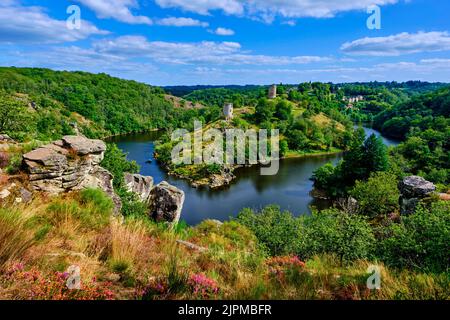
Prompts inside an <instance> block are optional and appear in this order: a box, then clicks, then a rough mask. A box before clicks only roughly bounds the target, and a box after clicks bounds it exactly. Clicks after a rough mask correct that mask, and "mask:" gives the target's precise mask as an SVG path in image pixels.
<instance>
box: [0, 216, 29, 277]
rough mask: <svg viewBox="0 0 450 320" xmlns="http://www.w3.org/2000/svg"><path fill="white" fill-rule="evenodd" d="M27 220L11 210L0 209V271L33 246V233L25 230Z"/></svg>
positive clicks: (26, 217)
mask: <svg viewBox="0 0 450 320" xmlns="http://www.w3.org/2000/svg"><path fill="white" fill-rule="evenodd" d="M29 218H30V216H29V215H22V214H20V213H19V212H17V211H15V210H12V209H0V270H2V269H3V268H4V267H5V265H6V264H8V263H10V262H11V261H14V260H16V259H18V258H19V257H21V256H22V254H23V253H24V252H25V251H26V250H27V249H28V248H30V247H31V246H32V245H33V243H34V236H33V233H32V231H31V230H29V229H28V228H27V223H28V221H29Z"/></svg>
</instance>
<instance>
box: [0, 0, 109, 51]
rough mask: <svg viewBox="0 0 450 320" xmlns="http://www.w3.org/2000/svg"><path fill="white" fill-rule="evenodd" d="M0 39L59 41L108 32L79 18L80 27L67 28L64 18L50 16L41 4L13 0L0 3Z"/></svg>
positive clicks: (10, 41)
mask: <svg viewBox="0 0 450 320" xmlns="http://www.w3.org/2000/svg"><path fill="white" fill-rule="evenodd" d="M0 21H3V23H1V24H0V42H2V43H24V44H32V43H59V42H72V41H78V40H82V39H85V38H88V37H89V36H91V35H105V34H108V33H109V32H107V31H104V30H100V29H98V28H97V27H96V26H95V25H93V24H92V23H90V22H88V21H86V20H82V23H81V28H80V29H79V30H76V29H74V30H70V29H69V28H67V26H66V21H65V20H56V19H53V18H51V17H49V16H48V15H47V14H46V13H45V10H44V9H43V8H41V7H36V6H29V7H25V6H22V5H20V4H18V3H17V2H16V1H6V2H2V4H1V5H0Z"/></svg>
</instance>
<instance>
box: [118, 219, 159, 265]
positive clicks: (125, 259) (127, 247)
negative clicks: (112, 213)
mask: <svg viewBox="0 0 450 320" xmlns="http://www.w3.org/2000/svg"><path fill="white" fill-rule="evenodd" d="M149 244H151V241H150V239H149V237H148V230H147V228H146V226H145V225H144V223H143V222H142V221H141V220H131V221H129V222H128V223H121V222H120V221H118V220H117V219H113V220H112V221H111V256H110V260H109V262H110V265H111V267H112V269H113V270H114V271H116V272H125V271H132V272H135V271H136V270H139V269H140V265H142V264H143V263H145V261H146V260H147V259H148V254H147V252H148V251H149V250H152V249H153V248H150V247H148V246H149Z"/></svg>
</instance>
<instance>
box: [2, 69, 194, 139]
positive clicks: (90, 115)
mask: <svg viewBox="0 0 450 320" xmlns="http://www.w3.org/2000/svg"><path fill="white" fill-rule="evenodd" d="M0 104H1V106H2V108H1V109H2V112H1V113H0V117H1V118H0V126H1V127H0V131H1V132H3V133H7V134H9V135H10V136H12V137H13V138H15V139H18V140H27V139H36V138H37V139H40V140H51V139H56V138H58V137H60V136H61V135H64V134H70V133H72V132H73V130H74V125H75V124H77V126H78V127H79V129H80V130H81V131H82V132H83V133H84V134H85V135H87V136H88V137H104V136H108V135H115V134H123V133H129V132H138V131H143V130H148V129H155V128H162V127H164V128H170V127H181V126H184V125H185V124H186V122H187V120H188V119H190V118H191V116H193V115H197V113H198V112H199V111H196V110H191V111H185V110H182V109H177V108H174V107H173V105H172V104H171V103H170V102H169V101H167V100H166V99H165V98H164V91H163V90H162V89H160V88H157V87H152V86H149V85H146V84H143V83H138V82H135V81H128V80H122V79H118V78H113V77H111V76H108V75H106V74H90V73H84V72H59V71H52V70H48V69H35V68H33V69H29V68H0ZM11 117H13V119H12V118H11ZM7 119H9V120H8V121H7Z"/></svg>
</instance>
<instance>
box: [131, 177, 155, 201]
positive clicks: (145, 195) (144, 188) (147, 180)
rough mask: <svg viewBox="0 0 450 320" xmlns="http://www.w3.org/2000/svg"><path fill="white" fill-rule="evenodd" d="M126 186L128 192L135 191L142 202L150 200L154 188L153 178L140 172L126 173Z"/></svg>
mask: <svg viewBox="0 0 450 320" xmlns="http://www.w3.org/2000/svg"><path fill="white" fill-rule="evenodd" d="M124 180H125V188H126V189H127V191H128V192H134V193H136V194H137V195H138V196H139V199H140V200H141V201H142V202H148V201H149V200H150V199H149V198H150V191H151V190H152V188H153V178H152V177H145V176H142V175H140V174H131V173H125V177H124Z"/></svg>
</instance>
